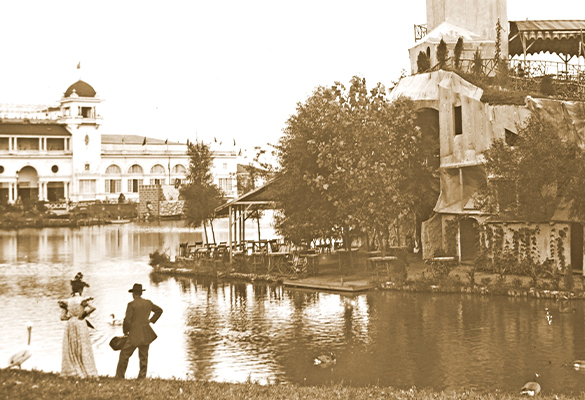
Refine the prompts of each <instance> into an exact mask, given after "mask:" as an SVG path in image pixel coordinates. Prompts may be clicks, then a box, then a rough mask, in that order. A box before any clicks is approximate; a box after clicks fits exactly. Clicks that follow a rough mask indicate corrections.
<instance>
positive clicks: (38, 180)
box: [0, 80, 237, 204]
mask: <svg viewBox="0 0 585 400" xmlns="http://www.w3.org/2000/svg"><path fill="white" fill-rule="evenodd" d="M101 103H102V100H101V99H100V98H99V96H97V93H96V91H95V90H94V89H93V87H91V85H89V84H87V83H85V82H83V81H81V80H79V81H77V82H75V83H74V84H72V85H71V86H70V87H69V88H67V90H66V91H65V93H64V95H63V97H62V98H61V100H60V101H59V106H56V107H42V106H27V105H25V106H14V105H9V106H2V105H0V203H4V204H6V203H15V202H17V201H18V199H20V200H21V201H23V202H25V201H31V200H37V199H38V200H41V201H49V202H59V201H61V202H69V201H72V202H79V201H93V200H101V201H117V200H118V198H119V197H120V195H121V194H123V195H124V197H125V198H126V199H127V200H131V201H138V199H139V189H140V187H141V186H142V185H156V184H160V185H173V186H177V187H178V186H180V185H181V184H182V183H183V182H184V181H185V177H186V174H187V170H188V168H189V158H188V156H187V145H186V144H185V143H178V142H174V141H170V140H160V139H154V138H147V137H144V136H137V135H110V134H102V130H103V129H100V128H101V126H102V123H103V118H102V116H101V115H100V114H99V106H100V104H101ZM212 155H213V167H212V175H213V177H214V183H215V184H216V185H218V186H219V187H220V188H221V189H222V190H223V191H224V193H225V194H226V197H228V198H235V197H236V195H237V193H236V192H237V188H236V171H237V161H236V153H235V151H230V150H226V151H220V150H215V151H213V152H212Z"/></svg>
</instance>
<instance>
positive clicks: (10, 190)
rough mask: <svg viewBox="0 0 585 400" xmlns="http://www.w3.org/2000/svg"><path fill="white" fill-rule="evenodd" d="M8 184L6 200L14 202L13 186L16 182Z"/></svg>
mask: <svg viewBox="0 0 585 400" xmlns="http://www.w3.org/2000/svg"><path fill="white" fill-rule="evenodd" d="M8 185H9V186H8V202H9V203H14V186H15V185H16V183H14V182H10V183H9V184H8Z"/></svg>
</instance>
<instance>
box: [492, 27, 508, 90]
mask: <svg viewBox="0 0 585 400" xmlns="http://www.w3.org/2000/svg"><path fill="white" fill-rule="evenodd" d="M503 30H504V28H502V25H501V24H500V19H499V18H498V22H496V43H495V50H494V63H495V66H496V68H495V69H496V77H497V79H498V82H499V84H500V85H506V83H507V81H508V73H509V71H508V60H506V59H504V58H503V57H502V31H503Z"/></svg>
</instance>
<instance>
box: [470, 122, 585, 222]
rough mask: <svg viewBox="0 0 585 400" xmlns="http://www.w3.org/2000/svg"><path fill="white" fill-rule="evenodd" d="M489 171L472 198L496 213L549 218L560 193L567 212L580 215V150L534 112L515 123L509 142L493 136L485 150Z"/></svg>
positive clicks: (583, 211) (584, 172)
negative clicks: (520, 123)
mask: <svg viewBox="0 0 585 400" xmlns="http://www.w3.org/2000/svg"><path fill="white" fill-rule="evenodd" d="M483 154H484V157H485V160H486V163H485V168H486V172H487V175H488V176H492V177H494V179H491V180H490V182H488V183H486V184H485V185H483V187H482V188H481V189H480V192H479V196H478V202H477V204H478V205H479V206H480V207H481V208H482V209H483V210H484V211H487V212H489V213H492V214H495V215H508V216H510V217H513V218H517V219H519V220H523V221H546V220H548V219H549V218H550V217H551V216H552V214H553V213H554V211H555V210H556V209H557V207H558V206H559V204H560V201H561V199H564V200H565V201H566V202H567V203H568V204H569V205H570V210H571V212H572V213H573V214H574V215H576V216H578V217H582V216H584V215H585V208H584V207H583V206H584V205H585V203H583V200H582V196H583V195H584V193H583V191H584V190H583V183H585V168H584V167H583V161H584V160H583V155H582V154H581V151H580V149H579V148H578V146H577V145H576V143H574V142H570V141H568V140H564V139H562V138H561V137H559V135H558V134H557V132H556V131H555V129H554V127H553V126H552V125H550V124H549V123H547V122H545V121H541V120H539V119H538V118H537V117H535V116H531V117H529V118H528V119H527V121H526V122H525V124H524V125H523V126H518V141H517V144H516V145H515V146H514V147H510V146H508V145H507V144H506V143H505V141H503V140H495V141H494V142H493V143H492V145H491V147H490V148H489V149H488V150H486V151H485V152H484V153H483Z"/></svg>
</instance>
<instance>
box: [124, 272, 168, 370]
mask: <svg viewBox="0 0 585 400" xmlns="http://www.w3.org/2000/svg"><path fill="white" fill-rule="evenodd" d="M144 290H145V289H142V285H141V284H140V283H135V284H134V286H133V287H132V289H130V290H128V292H130V293H132V297H133V298H134V300H132V301H131V302H130V303H128V307H127V308H126V316H125V317H124V323H123V325H122V329H123V330H124V335H127V336H128V340H127V341H126V344H124V347H122V349H121V350H120V359H119V360H118V367H117V368H116V378H121V379H124V375H125V374H126V368H127V367H128V360H129V359H130V357H131V356H132V354H133V353H134V350H136V348H137V347H138V358H139V359H140V372H139V373H138V379H142V378H146V370H147V367H148V347H149V346H150V343H152V341H153V340H154V339H156V333H154V330H153V329H152V327H151V326H150V324H151V323H152V324H154V323H155V322H156V321H157V320H158V319H159V318H160V316H161V314H162V312H163V310H162V308H160V307H159V306H157V305H156V304H153V302H152V301H150V300H146V299H143V298H142V292H144ZM151 313H153V315H152V317H150V314H151Z"/></svg>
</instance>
